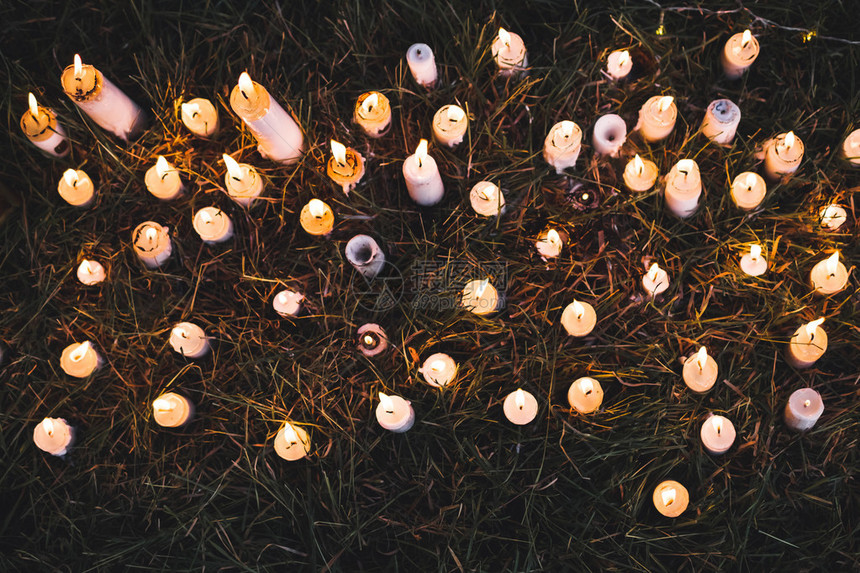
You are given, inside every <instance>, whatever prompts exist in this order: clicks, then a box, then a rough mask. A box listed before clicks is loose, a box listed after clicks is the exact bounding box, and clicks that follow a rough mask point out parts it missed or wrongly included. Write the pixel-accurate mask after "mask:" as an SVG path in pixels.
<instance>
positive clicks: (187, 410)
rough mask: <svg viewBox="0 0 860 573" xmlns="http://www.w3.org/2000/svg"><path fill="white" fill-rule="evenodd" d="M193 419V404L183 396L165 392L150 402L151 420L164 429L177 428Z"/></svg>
mask: <svg viewBox="0 0 860 573" xmlns="http://www.w3.org/2000/svg"><path fill="white" fill-rule="evenodd" d="M193 417H194V404H192V403H191V400H189V399H188V398H186V397H185V396H180V395H179V394H176V393H174V392H165V393H164V394H162V395H161V396H159V397H158V398H156V399H155V400H153V402H152V418H153V419H154V420H155V423H156V424H158V425H159V426H162V427H165V428H178V427H179V426H182V425H184V424H187V423H188V422H190V421H191V419H192V418H193Z"/></svg>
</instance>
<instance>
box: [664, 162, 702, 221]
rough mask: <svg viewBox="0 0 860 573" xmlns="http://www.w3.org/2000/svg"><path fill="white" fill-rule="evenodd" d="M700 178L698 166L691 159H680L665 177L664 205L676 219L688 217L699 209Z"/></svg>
mask: <svg viewBox="0 0 860 573" xmlns="http://www.w3.org/2000/svg"><path fill="white" fill-rule="evenodd" d="M701 195H702V177H701V175H700V173H699V165H698V164H697V163H696V162H695V161H693V160H692V159H682V160H680V161H679V162H678V163H676V164H675V165H674V166H673V167H672V169H671V170H670V171H669V174H668V175H667V176H666V190H665V196H666V205H667V206H668V207H669V210H670V211H672V213H674V214H675V215H677V216H678V217H690V216H691V215H693V214H694V213H695V212H696V209H698V208H699V197H701Z"/></svg>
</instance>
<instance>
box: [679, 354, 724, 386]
mask: <svg viewBox="0 0 860 573" xmlns="http://www.w3.org/2000/svg"><path fill="white" fill-rule="evenodd" d="M718 372H719V368H718V367H717V361H716V360H714V357H713V356H710V355H709V354H708V351H707V349H706V348H705V347H704V346H702V347H701V348H699V351H698V352H697V353H696V354H693V355H691V356H690V357H689V358H687V360H686V361H685V362H684V370H683V372H682V378H683V379H684V384H686V385H687V387H688V388H689V389H690V390H692V391H693V392H697V393H700V394H701V393H703V392H707V391H708V390H710V389H711V388H712V387H713V386H714V383H715V382H716V381H717V374H718Z"/></svg>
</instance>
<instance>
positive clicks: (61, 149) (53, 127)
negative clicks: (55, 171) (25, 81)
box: [21, 93, 70, 157]
mask: <svg viewBox="0 0 860 573" xmlns="http://www.w3.org/2000/svg"><path fill="white" fill-rule="evenodd" d="M27 100H28V103H29V107H28V109H27V111H25V112H24V115H22V116H21V131H23V132H24V135H26V136H27V139H29V140H30V143H32V144H33V145H35V146H36V147H38V148H39V149H41V150H42V151H44V152H45V153H47V154H49V155H53V156H54V157H65V156H66V155H68V154H69V149H70V146H69V138H68V137H67V136H66V130H65V129H63V126H62V125H60V123H59V122H58V121H57V114H55V113H54V111H53V110H51V109H48V108H46V107H42V106H40V105H39V104H38V103H37V102H36V96H34V95H33V94H32V93H29V94H27Z"/></svg>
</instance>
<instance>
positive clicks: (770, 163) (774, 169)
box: [764, 131, 804, 179]
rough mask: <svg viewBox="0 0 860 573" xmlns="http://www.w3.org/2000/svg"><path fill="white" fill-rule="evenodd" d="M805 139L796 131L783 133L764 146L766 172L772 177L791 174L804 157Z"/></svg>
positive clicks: (777, 177)
mask: <svg viewBox="0 0 860 573" xmlns="http://www.w3.org/2000/svg"><path fill="white" fill-rule="evenodd" d="M803 149H804V147H803V141H801V140H800V138H799V137H797V136H796V135H794V132H792V131H789V132H788V133H781V134H779V135H777V136H776V137H775V138H773V139H771V140H770V141H768V142H767V143H766V144H765V146H764V172H765V174H766V175H767V176H768V177H769V178H771V179H779V178H780V176H782V175H791V174H792V173H794V172H795V171H797V168H798V167H800V162H801V160H802V159H803Z"/></svg>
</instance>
